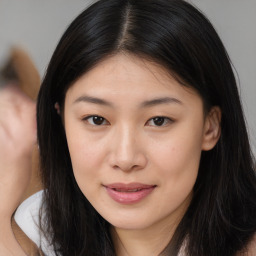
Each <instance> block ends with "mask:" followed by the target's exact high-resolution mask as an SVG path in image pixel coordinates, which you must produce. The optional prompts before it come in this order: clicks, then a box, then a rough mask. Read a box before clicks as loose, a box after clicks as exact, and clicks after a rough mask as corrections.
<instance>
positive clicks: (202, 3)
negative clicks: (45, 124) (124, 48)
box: [0, 0, 256, 153]
mask: <svg viewBox="0 0 256 256" xmlns="http://www.w3.org/2000/svg"><path fill="white" fill-rule="evenodd" d="M138 1H139V0H138ZM91 2H92V1H90V0H87V1H86V0H84V1H83V0H72V1H71V0H48V1H47V0H46V1H39V0H0V63H1V62H3V61H4V60H5V58H6V56H7V55H8V50H9V48H10V46H12V45H19V46H22V47H23V48H24V49H26V50H27V51H28V52H29V53H30V55H31V57H32V59H33V60H34V62H35V64H36V66H37V67H38V69H39V71H40V74H41V76H42V77H43V74H44V72H45V70H46V67H47V64H48V62H49V60H50V57H51V54H52V52H53V50H54V48H55V46H56V44H57V42H58V40H59V38H60V36H61V35H62V33H63V32H64V30H65V28H66V27H67V26H68V24H69V23H70V22H71V21H72V19H73V18H74V17H76V15H77V14H78V13H80V12H81V11H82V10H83V9H84V8H85V7H86V6H87V5H88V4H90V3H91ZM188 2H190V3H193V4H194V5H196V6H198V7H199V8H200V9H201V10H202V11H203V12H204V13H205V14H206V15H207V16H208V18H209V19H210V21H211V22H212V23H213V25H214V26H215V28H216V30H217V31H218V33H219V35H220V37H221V38H222V40H223V42H224V45H225V46H226V48H227V50H228V53H229V55H230V57H231V60H232V62H233V64H234V67H235V69H236V70H237V72H238V75H239V80H240V91H241V96H242V102H243V106H244V110H245V114H246V118H247V121H248V127H249V133H250V138H251V144H252V147H253V151H254V153H256V100H255V96H256V29H255V26H256V1H255V0H244V1H241V0H188Z"/></svg>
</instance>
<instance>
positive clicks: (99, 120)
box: [84, 116, 107, 126]
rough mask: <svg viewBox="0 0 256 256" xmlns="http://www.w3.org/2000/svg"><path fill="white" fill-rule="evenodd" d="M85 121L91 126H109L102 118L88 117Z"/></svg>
mask: <svg viewBox="0 0 256 256" xmlns="http://www.w3.org/2000/svg"><path fill="white" fill-rule="evenodd" d="M84 120H86V121H87V122H88V123H89V124H91V125H97V126H99V125H105V124H107V121H106V119H105V118H104V117H102V116H88V117H86V118H85V119H84Z"/></svg>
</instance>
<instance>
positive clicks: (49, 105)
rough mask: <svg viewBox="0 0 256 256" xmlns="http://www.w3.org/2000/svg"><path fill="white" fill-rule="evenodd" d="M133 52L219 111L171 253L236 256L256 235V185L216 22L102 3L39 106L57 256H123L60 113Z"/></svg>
mask: <svg viewBox="0 0 256 256" xmlns="http://www.w3.org/2000/svg"><path fill="white" fill-rule="evenodd" d="M119 52H126V53H129V54H133V55H136V56H138V57H140V58H144V59H148V60H151V61H154V62H157V63H159V64H160V65H162V66H163V67H164V68H165V69H167V70H169V72H170V74H171V75H173V76H174V77H175V78H176V79H177V80H178V81H179V82H180V84H181V86H189V87H192V88H194V89H195V90H196V91H197V92H198V94H199V95H200V96H201V97H202V99H203V102H204V107H205V111H206V112H207V111H209V110H210V108H211V107H212V106H219V107H220V108H221V111H222V120H221V137H220V139H219V141H218V143H217V145H216V146H215V148H214V149H213V150H211V151H207V152H202V157H201V162H200V168H199V174H198V179H197V181H196V184H195V186H194V196H193V199H192V202H191V204H190V206H189V208H188V210H187V212H186V213H185V215H184V217H183V219H182V220H181V222H180V224H179V225H178V227H177V229H176V232H175V234H174V237H173V239H172V241H170V244H169V245H168V246H167V247H166V249H165V251H164V252H163V254H165V255H177V253H178V251H179V249H180V247H181V246H182V244H184V241H186V243H185V244H186V255H188V256H222V255H223V256H224V255H225V256H229V255H230V256H231V255H235V253H236V252H238V251H240V250H242V249H243V248H245V247H246V245H247V244H248V242H249V241H250V239H251V238H252V236H253V234H254V232H255V231H256V218H255V212H256V177H255V171H254V169H253V157H252V154H251V152H250V146H249V141H248V135H247V130H246V126H245V121H244V116H243V111H242V107H241V103H240V99H239V95H238V90H237V86H236V80H235V77H234V74H233V71H232V67H231V64H230V60H229V57H228V55H227V53H226V50H225V48H224V46H223V44H222V42H221V40H220V39H219V37H218V35H217V33H216V32H215V30H214V28H213V27H212V25H211V23H210V22H209V21H208V20H207V18H206V17H204V15H203V14H202V13H201V12H200V11H198V10H197V9H196V8H195V7H193V6H191V5H190V4H188V3H187V2H185V1H183V0H139V1H138V0H100V1H98V2H96V3H95V4H93V5H92V6H90V7H89V8H88V9H87V10H85V11H84V12H82V13H81V14H80V15H79V16H78V17H77V18H76V19H75V20H74V21H73V22H72V24H71V25H70V26H69V27H68V29H67V30H66V32H65V33H64V35H63V36H62V38H61V40H60V42H59V44H58V46H57V48H56V50H55V52H54V54H53V57H52V59H51V61H50V64H49V67H48V70H47V73H46V76H45V78H44V81H43V84H42V87H41V90H40V93H39V98H38V105H37V111H38V112H37V113H38V114H37V122H38V140H39V146H40V152H41V167H42V177H43V182H44V186H45V193H44V197H45V205H44V207H45V208H44V210H45V212H46V220H44V222H43V228H44V231H45V232H49V233H50V235H49V237H50V238H51V241H52V244H53V245H54V248H55V251H56V255H63V256H66V255H67V256H70V255H81V256H82V255H94V256H97V255H98V256H104V255H105V256H111V255H112V256H114V255H115V250H114V247H113V243H112V240H111V236H110V233H109V223H108V222H107V221H106V220H104V219H103V218H102V217H101V216H100V215H99V214H98V213H97V212H96V210H95V209H94V208H93V207H92V206H91V205H90V203H89V202H88V201H87V199H86V198H85V196H84V195H83V194H82V192H81V191H80V189H79V188H78V185H77V183H76V181H75V178H74V175H73V171H72V166H71V160H70V156H69V151H68V146H67V142H66V137H65V131H64V128H63V125H62V120H61V116H59V115H58V114H57V112H56V110H55V109H54V104H55V103H56V102H58V103H59V104H60V107H61V109H63V104H64V100H65V94H66V91H67V90H68V88H69V87H70V86H72V84H73V83H74V82H75V81H76V80H77V79H79V78H80V77H81V75H83V74H85V73H86V72H88V70H90V69H92V68H93V67H94V66H95V65H97V63H99V62H100V61H102V60H103V59H104V58H107V57H108V56H111V55H115V54H118V53H119Z"/></svg>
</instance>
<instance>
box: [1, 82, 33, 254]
mask: <svg viewBox="0 0 256 256" xmlns="http://www.w3.org/2000/svg"><path fill="white" fill-rule="evenodd" d="M35 116H36V115H35V103H34V102H33V101H32V100H31V99H30V98H29V97H28V96H26V95H25V94H24V93H23V92H22V91H21V90H20V89H19V88H18V86H17V85H14V84H9V85H8V86H5V87H4V88H3V89H1V91H0V141H1V146H0V201H1V204H0V230H1V232H0V255H6V256H9V255H15V256H16V255H17V256H23V255H24V256H25V253H24V252H23V250H22V249H21V247H20V246H19V244H18V243H17V241H16V240H15V237H14V234H13V232H12V228H11V217H12V215H13V212H14V211H15V209H16V208H17V207H18V205H19V204H20V202H21V200H22V197H23V195H24V192H25V190H26V188H27V186H28V184H29V179H30V174H31V158H32V151H33V147H34V146H35V144H36V122H35Z"/></svg>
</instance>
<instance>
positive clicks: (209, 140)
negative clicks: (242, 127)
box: [202, 106, 221, 151]
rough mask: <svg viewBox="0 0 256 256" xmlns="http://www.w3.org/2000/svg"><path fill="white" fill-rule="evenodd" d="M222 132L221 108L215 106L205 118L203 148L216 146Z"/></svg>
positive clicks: (208, 148) (209, 148) (206, 149)
mask: <svg viewBox="0 0 256 256" xmlns="http://www.w3.org/2000/svg"><path fill="white" fill-rule="evenodd" d="M220 134H221V110H220V108H219V107H217V106H214V107H212V108H211V110H210V111H209V113H208V114H207V116H206V118H205V126H204V136H203V142H202V150H205V151H208V150H211V149H213V148H214V146H215V145H216V143H217V142H218V140H219V138H220Z"/></svg>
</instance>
